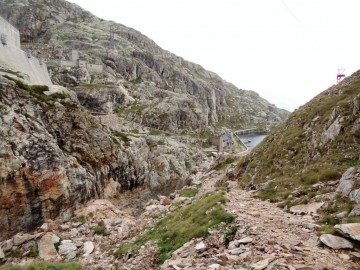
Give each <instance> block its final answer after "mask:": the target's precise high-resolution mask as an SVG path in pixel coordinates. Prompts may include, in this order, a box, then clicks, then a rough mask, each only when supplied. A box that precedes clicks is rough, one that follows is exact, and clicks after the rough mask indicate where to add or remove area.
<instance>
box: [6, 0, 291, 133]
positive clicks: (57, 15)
mask: <svg viewBox="0 0 360 270" xmlns="http://www.w3.org/2000/svg"><path fill="white" fill-rule="evenodd" d="M3 2H5V3H4V4H3V5H2V7H1V8H0V14H1V15H3V16H4V17H5V18H7V19H8V20H10V21H11V22H12V23H13V24H15V25H17V26H18V27H19V29H20V32H21V33H22V34H23V35H22V36H23V41H26V38H30V39H32V40H33V41H36V42H43V43H52V44H53V45H54V46H55V47H56V46H58V47H59V48H58V49H54V50H53V51H52V52H50V51H47V50H46V49H43V48H42V49H41V51H40V50H38V52H37V53H38V55H39V56H41V57H42V58H45V59H64V58H66V55H67V54H68V53H67V52H66V51H67V50H69V49H74V48H75V49H79V50H80V53H81V55H80V57H81V58H82V59H85V60H87V61H88V62H89V63H96V64H102V65H104V67H105V68H104V72H103V74H102V75H101V76H99V75H98V74H90V75H89V76H88V78H87V79H85V80H84V79H83V78H82V79H83V80H82V81H83V82H85V83H91V79H90V77H91V76H92V77H93V79H92V82H93V83H97V82H99V81H101V80H102V78H101V77H106V78H107V79H108V81H111V84H115V85H116V84H122V83H121V82H119V80H125V81H127V82H129V81H131V82H135V84H137V85H135V86H134V87H133V88H134V92H136V93H135V95H136V97H135V99H140V100H141V101H140V102H141V103H144V104H146V105H149V106H152V105H154V104H156V106H154V109H153V110H149V111H147V112H146V113H145V115H139V116H138V117H135V118H134V117H133V116H132V117H130V118H129V119H131V120H132V121H136V122H138V123H143V124H145V125H150V126H151V127H154V128H159V129H163V130H167V129H170V130H171V131H172V132H176V133H181V132H184V130H180V129H179V128H176V127H174V126H172V127H168V126H166V125H165V126H164V125H163V123H149V122H148V120H147V118H148V117H147V116H148V115H150V116H151V117H152V116H155V117H159V116H160V115H162V116H163V118H166V122H168V121H173V120H175V121H176V122H177V126H183V127H185V128H189V129H190V130H196V131H204V129H206V127H208V126H212V127H215V126H219V125H220V126H227V127H230V126H231V127H233V126H234V125H235V126H237V127H241V126H248V125H258V126H265V125H268V126H274V125H277V124H278V123H280V122H281V121H282V120H283V119H285V117H286V115H287V112H286V111H285V110H281V109H278V108H277V107H276V106H275V105H273V104H270V103H269V102H267V101H266V100H265V99H263V98H261V97H259V96H254V95H252V94H251V92H248V91H247V90H242V89H238V88H237V87H236V86H234V85H233V84H231V83H229V82H226V81H224V80H222V79H221V78H220V76H218V75H217V74H216V73H214V72H212V71H207V70H205V69H204V68H203V67H201V66H200V65H198V64H195V63H192V62H188V61H186V60H184V59H183V58H181V57H179V56H176V55H174V54H172V53H170V52H169V51H166V50H163V49H161V48H160V47H159V46H158V45H156V43H155V42H154V41H153V40H151V39H149V38H148V37H146V36H144V35H142V34H141V33H140V32H139V31H136V30H134V29H132V28H128V27H125V26H124V25H122V24H115V23H112V22H109V21H105V20H102V19H99V18H97V17H95V16H94V15H92V14H91V13H89V12H87V11H85V10H84V9H82V8H79V7H78V6H77V5H74V6H72V5H73V4H72V3H68V2H66V1H45V0H42V1H31V0H29V1H25V0H17V1H15V3H17V7H16V8H14V7H13V5H14V3H12V2H9V1H3ZM29 13H32V14H37V17H36V16H33V17H31V16H30V15H29ZM34 20H35V22H33V21H34ZM110 27H112V28H113V38H112V39H110V38H109V29H110ZM33 47H35V48H34V51H35V52H36V46H33ZM54 51H55V52H54ZM64 72H67V73H68V75H64V76H63V73H64ZM74 72H75V68H73V69H72V70H70V71H64V70H63V69H61V68H59V69H56V68H55V69H53V78H58V77H59V76H60V77H61V78H64V77H66V76H67V77H66V78H65V79H55V80H56V81H57V83H60V84H62V85H65V86H71V85H74V84H75V85H78V84H79V82H77V81H76V80H75V83H74V81H73V80H72V81H71V82H70V84H69V80H70V79H69V77H70V76H71V77H76V74H75V75H74V74H73V73H74ZM90 73H91V72H90ZM57 74H60V75H59V76H58V77H57ZM154 92H155V93H160V92H161V93H162V94H163V95H167V96H168V97H169V99H171V98H172V95H174V94H175V93H177V94H181V95H182V98H181V100H182V102H185V103H187V104H192V105H191V106H188V107H187V108H185V109H182V108H181V107H182V105H180V106H179V108H174V104H173V103H171V102H170V103H169V102H168V99H167V100H161V98H159V97H157V96H155V97H154V95H153V93H154ZM154 98H155V99H156V98H157V100H155V101H154V102H151V99H154ZM174 98H176V97H175V96H174ZM118 107H119V108H120V107H121V106H120V105H119V106H118ZM171 107H172V108H174V109H170V108H171ZM191 107H192V108H193V109H192V108H191ZM157 111H160V113H157ZM164 115H165V116H169V119H167V117H164Z"/></svg>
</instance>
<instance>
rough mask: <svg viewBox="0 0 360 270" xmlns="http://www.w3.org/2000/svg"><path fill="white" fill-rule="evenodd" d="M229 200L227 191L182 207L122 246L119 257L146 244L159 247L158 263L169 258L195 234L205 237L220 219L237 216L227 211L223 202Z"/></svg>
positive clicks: (225, 220) (210, 195) (225, 219)
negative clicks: (136, 238)
mask: <svg viewBox="0 0 360 270" xmlns="http://www.w3.org/2000/svg"><path fill="white" fill-rule="evenodd" d="M225 202H226V198H225V196H224V193H222V192H216V193H211V194H207V195H206V196H204V197H203V198H202V199H200V200H198V201H196V202H194V203H193V204H191V205H190V206H187V207H185V208H179V209H177V210H175V211H174V212H173V213H171V214H169V215H167V216H166V217H165V218H163V219H162V220H161V221H159V222H158V223H157V224H156V225H155V227H154V228H153V229H152V230H149V231H147V232H146V233H145V234H143V235H142V236H140V237H139V238H138V240H137V241H135V242H134V243H129V244H127V245H125V246H124V247H122V248H120V249H119V250H118V251H117V252H116V255H117V256H121V255H124V254H125V253H126V252H131V253H136V252H137V251H138V250H139V249H140V247H141V246H143V245H144V244H146V243H149V242H150V243H153V244H156V245H157V246H158V247H159V254H158V263H159V264H161V263H163V262H164V261H165V260H166V259H167V258H169V256H170V254H171V252H173V251H174V250H176V249H178V248H179V247H181V246H182V245H183V244H185V243H186V242H188V241H189V240H191V239H192V238H195V237H206V236H207V235H208V229H209V228H211V227H214V226H216V225H218V224H220V223H221V222H225V223H230V222H232V221H233V220H234V216H232V215H230V214H228V213H227V212H225V210H224V208H223V207H222V206H221V204H223V203H225Z"/></svg>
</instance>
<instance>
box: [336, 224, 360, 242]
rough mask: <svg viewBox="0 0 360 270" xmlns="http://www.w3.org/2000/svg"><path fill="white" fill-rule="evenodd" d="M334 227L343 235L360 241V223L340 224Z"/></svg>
mask: <svg viewBox="0 0 360 270" xmlns="http://www.w3.org/2000/svg"><path fill="white" fill-rule="evenodd" d="M334 228H335V230H336V231H337V232H339V233H340V234H342V235H343V236H345V237H350V238H351V239H354V240H357V241H360V223H347V224H338V225H335V227H334Z"/></svg>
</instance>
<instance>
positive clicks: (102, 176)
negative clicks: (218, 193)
mask: <svg viewBox="0 0 360 270" xmlns="http://www.w3.org/2000/svg"><path fill="white" fill-rule="evenodd" d="M56 89H57V90H56ZM56 89H55V90H52V91H48V90H49V89H48V88H47V87H44V86H28V85H25V84H24V83H21V82H20V81H18V80H16V79H11V78H10V77H7V76H0V111H1V115H0V134H1V140H0V240H2V239H4V238H6V237H8V236H10V235H12V234H14V233H15V232H18V231H21V230H25V231H28V230H32V229H33V228H35V227H36V226H38V225H41V224H42V222H44V220H45V219H48V218H54V217H56V216H58V215H59V214H61V215H62V217H63V218H64V220H67V219H68V218H69V217H70V216H71V214H72V212H73V210H74V208H75V207H76V205H77V204H81V203H84V202H86V201H88V200H89V199H93V198H104V197H108V198H113V197H119V196H120V194H122V193H125V192H127V191H132V192H133V193H134V194H135V195H134V196H136V197H137V198H138V199H141V198H149V197H151V196H153V195H154V194H159V193H161V194H168V193H170V192H171V191H173V190H174V189H175V188H179V187H182V186H183V185H185V184H186V183H189V181H191V179H190V175H191V174H192V173H194V172H195V173H196V172H197V168H198V165H199V162H202V161H203V160H204V155H203V154H202V152H201V151H199V149H198V147H196V144H195V143H194V142H192V141H191V140H190V139H189V140H186V138H183V142H180V141H179V140H178V139H176V138H174V137H172V136H168V137H165V136H164V135H161V134H159V135H147V136H141V135H139V134H135V133H131V132H123V131H121V129H117V127H116V125H115V124H114V125H113V126H112V129H111V130H110V129H109V128H108V127H107V126H106V125H105V124H103V123H108V122H104V121H102V122H100V120H99V119H98V118H96V117H94V116H91V115H90V114H89V113H88V112H87V110H86V109H84V108H83V107H82V106H81V105H80V104H79V102H78V100H77V98H76V96H75V95H74V94H73V93H72V92H70V91H68V90H67V89H65V88H61V87H60V88H59V87H57V88H56ZM115 122H116V124H117V125H118V126H120V127H121V128H125V127H126V124H124V123H122V124H121V123H119V122H117V121H115ZM133 132H134V131H133ZM129 196H130V195H129ZM130 198H131V196H130Z"/></svg>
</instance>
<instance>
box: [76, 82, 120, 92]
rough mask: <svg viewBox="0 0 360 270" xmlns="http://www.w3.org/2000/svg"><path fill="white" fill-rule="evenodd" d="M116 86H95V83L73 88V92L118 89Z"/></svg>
mask: <svg viewBox="0 0 360 270" xmlns="http://www.w3.org/2000/svg"><path fill="white" fill-rule="evenodd" d="M116 87H117V86H116V85H106V84H95V83H89V84H80V85H78V86H75V87H73V88H72V89H73V90H75V91H76V90H83V89H88V90H94V89H99V88H116Z"/></svg>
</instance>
